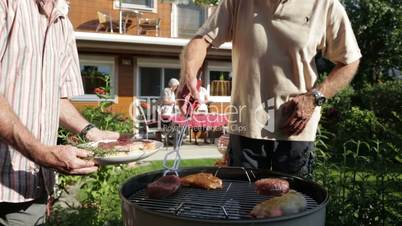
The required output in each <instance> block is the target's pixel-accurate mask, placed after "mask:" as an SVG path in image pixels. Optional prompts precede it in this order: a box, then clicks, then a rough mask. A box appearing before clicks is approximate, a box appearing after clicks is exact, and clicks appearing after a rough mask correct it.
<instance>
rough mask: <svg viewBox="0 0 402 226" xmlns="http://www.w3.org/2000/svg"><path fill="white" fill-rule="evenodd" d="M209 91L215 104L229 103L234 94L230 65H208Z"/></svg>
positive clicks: (213, 63)
mask: <svg viewBox="0 0 402 226" xmlns="http://www.w3.org/2000/svg"><path fill="white" fill-rule="evenodd" d="M206 83H207V84H208V85H207V90H208V92H209V95H210V99H211V101H213V102H229V101H230V96H231V92H232V72H231V66H230V64H229V63H217V62H216V63H215V62H209V63H208V72H207V78H206Z"/></svg>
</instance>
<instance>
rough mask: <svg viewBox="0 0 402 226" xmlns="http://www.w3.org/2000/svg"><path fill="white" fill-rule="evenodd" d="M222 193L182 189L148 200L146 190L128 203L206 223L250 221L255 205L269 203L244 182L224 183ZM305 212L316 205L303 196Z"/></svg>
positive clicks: (267, 197)
mask: <svg viewBox="0 0 402 226" xmlns="http://www.w3.org/2000/svg"><path fill="white" fill-rule="evenodd" d="M223 186H224V188H223V189H219V190H204V189H198V188H190V187H182V188H181V190H180V191H179V192H177V193H176V194H175V195H173V196H171V197H168V198H166V199H162V200H158V199H149V198H148V197H147V196H146V194H145V189H141V190H139V191H138V192H136V193H134V194H133V195H132V196H130V198H129V200H130V201H131V202H132V203H133V204H135V205H137V206H140V207H142V208H145V209H148V210H151V211H156V212H159V213H165V214H171V215H175V216H181V217H189V218H198V219H208V220H225V219H227V220H249V219H252V218H251V217H250V216H249V213H250V212H251V210H252V209H253V208H254V206H255V205H256V204H257V203H260V202H262V201H264V200H267V199H270V198H272V197H270V196H264V195H258V194H257V193H256V192H255V184H254V183H249V182H245V181H234V180H223ZM303 195H304V197H305V198H306V201H307V210H309V209H313V208H315V207H317V206H318V204H317V202H316V201H315V200H314V199H313V198H311V197H309V196H308V195H305V194H303Z"/></svg>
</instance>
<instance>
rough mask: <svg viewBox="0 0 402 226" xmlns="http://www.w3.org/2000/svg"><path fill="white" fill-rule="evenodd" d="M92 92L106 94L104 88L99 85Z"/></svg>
mask: <svg viewBox="0 0 402 226" xmlns="http://www.w3.org/2000/svg"><path fill="white" fill-rule="evenodd" d="M94 92H95V94H96V95H106V91H105V89H103V88H101V87H98V88H95V90H94Z"/></svg>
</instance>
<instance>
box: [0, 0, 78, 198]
mask: <svg viewBox="0 0 402 226" xmlns="http://www.w3.org/2000/svg"><path fill="white" fill-rule="evenodd" d="M49 3H50V4H51V3H52V2H51V1H49V0H47V1H42V0H41V1H39V0H0V95H3V96H4V97H5V98H6V99H7V101H8V103H9V104H10V105H11V107H12V109H13V111H14V112H15V114H16V115H17V116H18V117H19V119H20V120H21V122H22V123H23V124H24V125H25V126H26V127H27V128H28V130H29V131H30V132H31V133H32V134H33V135H34V136H35V137H36V138H37V139H39V140H40V141H41V142H42V143H43V144H48V145H55V144H56V141H57V129H58V127H59V112H60V98H61V97H71V96H74V95H81V94H83V88H82V80H81V75H80V67H79V60H78V53H77V48H76V44H75V38H74V31H73V27H72V25H71V23H70V21H69V20H68V18H67V10H68V6H67V3H66V2H65V0H56V1H55V8H54V10H53V13H52V14H50V12H51V10H49V7H48V5H47V4H49ZM51 8H52V7H50V9H51ZM46 9H47V10H46ZM45 12H48V14H47V15H49V16H50V17H48V16H47V15H46V14H45ZM0 111H1V110H0ZM41 180H43V181H44V183H45V187H46V190H47V191H48V192H49V193H51V192H52V188H53V186H54V171H53V170H52V169H47V168H44V167H40V166H38V165H37V164H35V163H34V162H32V161H30V160H29V159H27V158H25V157H24V156H23V155H21V153H20V152H18V151H17V150H15V149H14V148H13V147H11V146H8V145H7V144H6V143H3V142H1V141H0V202H25V201H29V200H33V199H35V198H38V197H39V196H40V195H43V192H44V189H45V188H43V187H41V186H40V185H41V183H40V181H41Z"/></svg>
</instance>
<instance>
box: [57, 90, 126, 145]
mask: <svg viewBox="0 0 402 226" xmlns="http://www.w3.org/2000/svg"><path fill="white" fill-rule="evenodd" d="M60 103H61V107H60V109H61V110H60V125H61V126H62V127H63V128H65V129H68V130H70V131H71V132H73V133H80V132H81V131H82V129H84V128H85V127H86V126H87V125H88V124H89V122H88V121H87V120H86V119H85V118H84V117H82V115H81V114H80V113H79V112H78V111H77V109H76V108H75V107H74V105H73V104H72V103H71V102H70V101H69V100H68V99H66V98H63V99H61V102H60ZM119 137H120V134H119V133H117V132H111V131H102V130H99V129H98V128H92V129H91V130H89V131H88V132H87V134H86V138H87V139H88V140H90V141H98V140H108V139H110V140H114V139H118V138H119Z"/></svg>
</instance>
